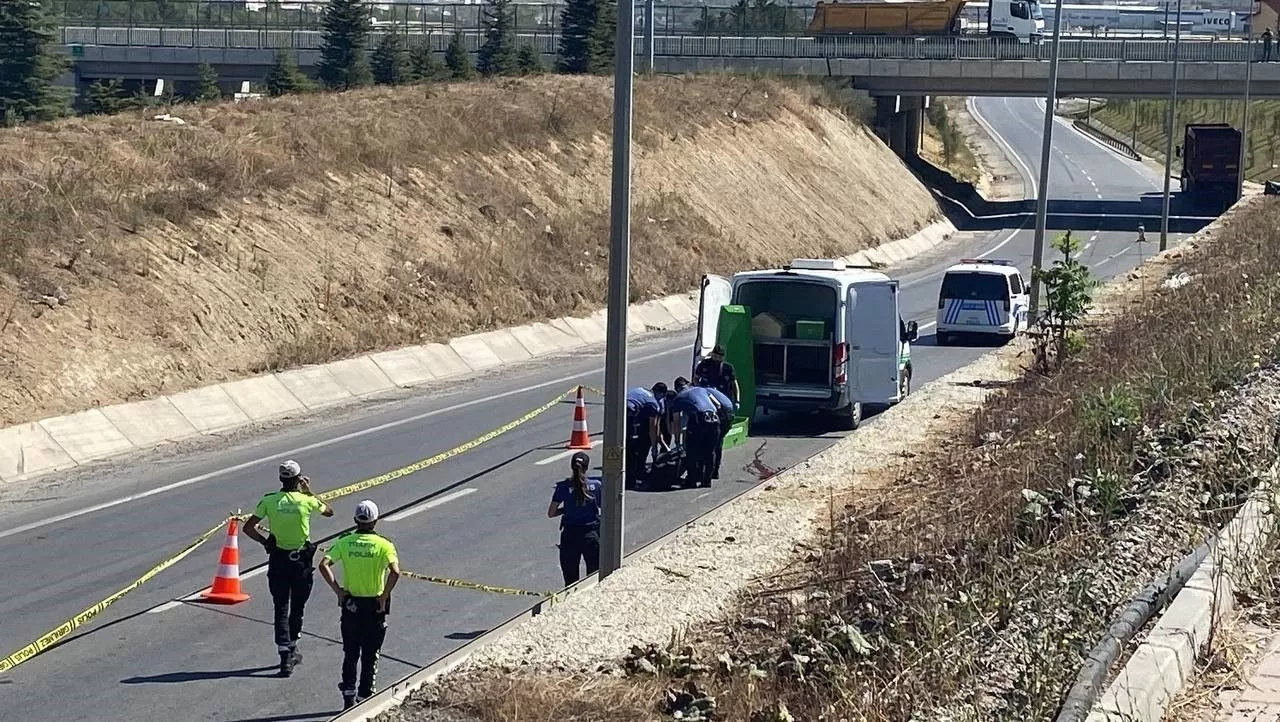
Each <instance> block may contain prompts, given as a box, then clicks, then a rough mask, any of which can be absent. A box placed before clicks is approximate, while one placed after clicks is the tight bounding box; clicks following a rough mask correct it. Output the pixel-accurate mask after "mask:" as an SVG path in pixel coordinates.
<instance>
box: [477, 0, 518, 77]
mask: <svg viewBox="0 0 1280 722" xmlns="http://www.w3.org/2000/svg"><path fill="white" fill-rule="evenodd" d="M476 69H477V70H479V71H480V73H481V75H488V76H493V75H515V74H516V73H518V72H519V71H520V67H519V62H518V58H517V50H516V28H515V8H514V7H513V6H512V4H511V0H490V2H489V6H488V7H487V8H485V10H484V44H483V45H481V46H480V52H479V53H477V54H476Z"/></svg>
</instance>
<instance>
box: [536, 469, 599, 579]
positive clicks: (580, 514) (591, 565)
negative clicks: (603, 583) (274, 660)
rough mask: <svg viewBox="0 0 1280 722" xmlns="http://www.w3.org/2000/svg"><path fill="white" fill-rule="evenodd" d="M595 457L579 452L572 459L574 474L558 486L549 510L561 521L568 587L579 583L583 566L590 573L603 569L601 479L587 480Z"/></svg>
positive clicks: (563, 566)
mask: <svg viewBox="0 0 1280 722" xmlns="http://www.w3.org/2000/svg"><path fill="white" fill-rule="evenodd" d="M590 467H591V457H589V456H587V455H586V454H584V453H583V452H581V451H579V452H578V453H576V454H574V455H573V457H572V458H571V459H569V468H570V469H571V470H572V472H573V475H572V476H570V477H569V478H568V479H565V480H564V481H561V482H557V483H556V490H555V491H554V492H552V494H551V505H550V506H548V507H547V518H548V519H554V518H556V517H558V516H562V517H564V518H562V519H561V520H560V571H561V573H562V574H564V585H565V586H566V587H567V586H569V585H570V584H573V583H574V582H576V581H578V579H580V578H581V577H580V576H579V573H580V572H579V566H578V565H579V564H580V563H581V562H584V561H585V562H586V565H587V574H592V573H594V572H596V571H599V569H600V504H601V497H602V496H603V493H602V489H601V484H600V480H599V479H596V478H588V477H587V469H588V468H590Z"/></svg>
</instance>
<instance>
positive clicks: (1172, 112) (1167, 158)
mask: <svg viewBox="0 0 1280 722" xmlns="http://www.w3.org/2000/svg"><path fill="white" fill-rule="evenodd" d="M1173 23H1174V28H1173V79H1172V80H1171V82H1170V84H1169V114H1168V118H1167V120H1166V121H1165V122H1166V124H1167V125H1168V126H1169V137H1168V138H1165V142H1164V207H1163V208H1162V209H1161V211H1160V250H1161V251H1164V250H1166V249H1168V248H1169V173H1170V168H1171V166H1172V165H1173V132H1174V129H1173V124H1174V123H1175V122H1177V120H1178V56H1179V55H1181V54H1182V53H1181V50H1182V48H1181V47H1179V43H1181V42H1182V0H1178V13H1177V17H1175V18H1174V20H1173Z"/></svg>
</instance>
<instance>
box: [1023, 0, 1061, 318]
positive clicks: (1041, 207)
mask: <svg viewBox="0 0 1280 722" xmlns="http://www.w3.org/2000/svg"><path fill="white" fill-rule="evenodd" d="M1061 52H1062V0H1057V2H1056V3H1055V4H1054V10H1053V49H1052V52H1051V53H1050V55H1049V90H1048V92H1047V93H1046V94H1045V100H1044V141H1043V143H1041V145H1040V185H1039V191H1040V192H1039V194H1038V195H1037V197H1036V232H1035V244H1034V246H1033V248H1032V251H1031V258H1032V260H1031V267H1032V268H1033V269H1038V268H1040V267H1041V266H1042V265H1044V232H1045V225H1046V224H1047V223H1048V219H1049V160H1050V155H1049V152H1050V150H1052V142H1053V110H1054V108H1055V107H1056V106H1057V98H1058V58H1059V56H1060V54H1061ZM1031 276H1032V280H1031V305H1030V308H1028V309H1027V323H1028V324H1033V323H1035V322H1036V319H1037V318H1038V317H1039V316H1038V315H1037V314H1038V312H1039V309H1040V281H1039V280H1037V279H1036V273H1035V272H1034V271H1032V274H1031Z"/></svg>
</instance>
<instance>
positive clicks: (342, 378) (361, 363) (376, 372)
mask: <svg viewBox="0 0 1280 722" xmlns="http://www.w3.org/2000/svg"><path fill="white" fill-rule="evenodd" d="M325 365H326V366H327V367H328V369H329V374H330V375H332V376H333V380H334V381H336V382H338V385H339V386H341V387H342V388H343V389H346V391H347V393H349V394H351V395H352V396H355V397H357V398H361V397H364V396H370V395H372V394H376V393H378V392H380V391H390V390H391V389H394V388H395V387H396V385H395V384H394V383H392V381H391V379H389V378H387V375H386V374H384V373H382V369H380V368H378V364H376V363H374V362H373V359H371V358H369V357H368V356H360V357H359V358H349V359H344V360H342V361H335V362H333V363H330V364H325Z"/></svg>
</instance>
